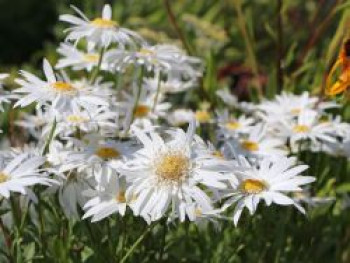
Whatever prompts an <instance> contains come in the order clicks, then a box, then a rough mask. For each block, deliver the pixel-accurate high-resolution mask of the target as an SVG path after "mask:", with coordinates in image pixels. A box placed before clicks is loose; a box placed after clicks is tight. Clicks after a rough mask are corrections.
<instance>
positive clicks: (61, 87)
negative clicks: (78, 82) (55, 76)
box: [51, 81, 77, 94]
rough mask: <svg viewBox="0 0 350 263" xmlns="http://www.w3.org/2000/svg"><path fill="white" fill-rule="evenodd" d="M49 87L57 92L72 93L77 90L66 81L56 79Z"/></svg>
mask: <svg viewBox="0 0 350 263" xmlns="http://www.w3.org/2000/svg"><path fill="white" fill-rule="evenodd" d="M51 87H52V88H53V89H54V90H55V91H56V92H59V93H67V94H69V93H71V94H74V93H76V92H77V89H76V88H75V87H74V86H73V85H72V84H70V83H68V82H63V81H57V82H54V83H52V84H51Z"/></svg>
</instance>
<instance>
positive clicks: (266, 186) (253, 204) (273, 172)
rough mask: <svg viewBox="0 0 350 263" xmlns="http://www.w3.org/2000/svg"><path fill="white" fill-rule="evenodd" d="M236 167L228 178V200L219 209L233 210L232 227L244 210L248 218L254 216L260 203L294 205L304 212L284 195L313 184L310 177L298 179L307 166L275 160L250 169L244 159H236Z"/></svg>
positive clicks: (288, 159) (290, 161) (268, 159)
mask: <svg viewBox="0 0 350 263" xmlns="http://www.w3.org/2000/svg"><path fill="white" fill-rule="evenodd" d="M240 162H241V164H240V166H239V167H233V170H235V172H234V175H235V176H231V177H230V179H231V180H230V184H231V188H232V189H230V190H228V194H227V195H226V197H229V199H228V200H227V201H225V204H224V205H223V209H227V208H228V207H231V206H232V205H234V206H235V210H234V213H233V220H234V223H235V224H236V225H237V223H238V220H239V218H240V216H241V213H242V211H243V209H244V207H247V208H248V210H249V212H250V214H251V215H252V214H254V213H255V211H256V209H257V207H258V204H259V202H260V201H261V200H264V201H265V203H266V205H267V206H269V205H271V204H272V203H276V204H279V205H294V206H295V207H296V208H297V209H298V210H299V211H301V212H302V213H305V210H304V209H303V208H302V207H301V206H300V205H299V204H298V203H297V202H296V201H295V200H293V199H292V198H291V197H289V196H287V193H293V192H300V191H301V190H302V188H301V187H300V186H302V185H306V184H309V183H311V182H313V181H315V178H314V177H311V176H301V175H300V174H301V173H302V172H303V171H305V170H306V169H307V168H308V166H307V165H295V158H286V157H278V158H276V159H275V160H271V159H270V158H265V159H263V160H261V161H259V163H258V164H256V165H255V166H252V165H250V164H249V163H248V161H247V160H246V159H244V158H240Z"/></svg>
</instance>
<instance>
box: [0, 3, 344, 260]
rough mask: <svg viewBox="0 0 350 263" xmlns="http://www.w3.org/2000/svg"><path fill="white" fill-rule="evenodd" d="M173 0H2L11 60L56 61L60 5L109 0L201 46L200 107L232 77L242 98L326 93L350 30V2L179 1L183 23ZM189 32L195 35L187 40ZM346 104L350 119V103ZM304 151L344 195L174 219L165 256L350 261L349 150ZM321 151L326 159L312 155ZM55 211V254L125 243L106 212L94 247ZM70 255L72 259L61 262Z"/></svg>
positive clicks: (175, 39)
mask: <svg viewBox="0 0 350 263" xmlns="http://www.w3.org/2000/svg"><path fill="white" fill-rule="evenodd" d="M165 2H166V1H161V0H158V1H154V0H117V1H102V0H75V1H68V0H60V1H58V0H56V1H53V0H52V1H49V0H45V1H43V0H30V1H29V0H16V5H14V4H13V1H5V0H2V1H0V33H1V38H0V61H1V64H2V65H1V67H2V68H3V69H5V68H6V69H11V68H12V72H15V71H16V70H17V68H18V67H19V65H21V64H24V65H25V67H28V65H30V66H29V67H33V66H35V65H37V64H38V63H39V62H40V61H41V60H42V57H43V56H46V57H48V58H49V59H50V60H51V61H55V60H56V59H57V54H56V51H55V48H56V47H57V43H58V41H61V40H63V39H64V33H63V29H64V28H65V26H66V25H64V24H62V23H59V24H56V25H55V26H54V27H53V24H54V23H57V18H58V16H57V14H61V13H67V12H70V13H71V12H72V10H71V9H69V5H70V4H74V5H76V6H77V7H79V8H81V9H82V10H83V11H84V12H85V13H86V14H87V15H88V16H91V17H93V16H95V15H97V14H99V13H100V10H101V7H102V6H103V4H104V3H111V4H112V6H113V15H114V19H116V20H117V21H118V22H119V23H120V24H121V25H122V26H124V27H129V28H131V29H133V30H136V31H138V32H139V33H140V34H142V35H143V36H144V37H146V38H147V39H148V40H149V41H150V42H152V43H155V42H163V43H176V44H178V45H182V47H183V48H185V49H187V51H188V52H189V53H191V54H192V55H195V56H200V57H202V58H203V59H204V61H205V64H206V73H205V76H204V78H203V90H201V92H197V91H194V92H189V93H188V94H186V95H185V99H184V100H181V101H183V103H189V104H191V105H194V107H198V105H200V104H201V103H202V102H204V101H207V102H209V103H210V104H211V105H216V104H217V100H216V98H215V95H214V93H215V91H216V89H218V88H220V87H224V86H227V87H230V89H231V90H232V92H234V93H236V94H237V95H239V96H240V98H241V99H247V98H249V96H251V95H252V94H253V96H257V95H258V92H255V91H256V90H258V89H260V91H261V92H262V93H263V94H264V95H265V96H267V97H272V96H273V95H274V94H276V92H277V91H278V90H281V89H283V90H289V91H294V92H296V93H300V92H302V91H305V90H309V91H311V92H312V93H314V94H321V91H322V87H323V86H324V78H325V76H326V74H327V71H328V69H329V67H330V66H331V65H332V63H333V62H334V60H335V58H336V56H337V55H338V51H339V48H340V46H341V43H342V41H343V40H344V39H345V38H346V37H348V36H349V29H350V2H349V1H340V0H308V1H304V0H283V1H281V3H282V7H281V9H279V8H278V0H256V1H249V0H197V1H193V0H177V1H170V0H169V1H168V3H169V5H170V7H171V11H172V12H173V14H174V16H175V19H176V22H175V23H176V24H174V22H173V21H171V19H169V18H170V17H169V10H168V11H167V9H166V5H165ZM17 3H18V4H17ZM279 15H280V19H281V22H280V26H281V31H280V32H279V31H278V16H279ZM176 26H178V27H179V29H180V31H179V30H177V29H176ZM180 34H182V36H183V38H184V39H185V41H181V36H180ZM279 50H280V52H279ZM22 66H23V65H22ZM278 69H279V70H280V71H279V70H278ZM31 70H32V71H35V70H37V68H35V69H34V68H32V69H31ZM38 72H40V67H39V70H38ZM15 74H16V73H13V76H15ZM8 84H11V83H8ZM7 87H11V85H8V86H7ZM247 94H248V95H247ZM216 106H220V105H216ZM338 113H342V114H343V116H344V118H345V119H347V120H349V118H350V116H349V107H348V106H344V108H343V109H342V110H339V112H338ZM302 157H303V160H305V161H306V162H307V163H309V162H311V166H312V167H316V168H313V169H312V170H311V171H310V174H311V175H313V176H316V177H318V181H317V186H316V188H317V191H316V192H315V193H314V194H315V195H319V196H333V197H336V198H337V200H338V201H336V202H334V203H332V204H330V205H327V206H324V207H322V208H317V209H310V210H309V215H308V217H303V216H302V215H299V214H297V213H295V211H294V210H293V208H278V209H277V208H276V209H274V208H271V209H268V210H267V209H260V210H259V212H258V213H257V215H255V216H253V217H248V216H246V217H244V218H242V220H241V221H242V222H241V223H240V224H239V226H238V227H237V228H235V227H234V226H233V224H232V223H230V222H225V223H224V224H223V226H222V228H221V229H219V230H214V229H213V228H212V227H209V228H206V229H203V230H201V229H198V228H196V227H195V226H194V225H184V226H179V227H178V226H172V227H171V228H170V230H168V233H169V234H168V235H167V236H166V244H167V245H166V246H165V252H164V257H163V258H164V261H165V262H218V263H219V262H220V263H221V262H288V263H290V262H315V263H316V262H317V263H320V262H344V263H346V262H350V214H349V209H347V210H346V209H345V210H344V208H343V206H344V204H343V201H342V198H343V196H344V194H346V193H350V187H349V184H350V183H349V182H350V180H349V179H350V178H349V177H350V175H349V171H350V167H349V163H348V162H347V161H346V160H345V159H342V158H334V157H332V158H331V157H328V156H324V155H319V156H315V155H313V154H311V153H305V154H304V156H302ZM315 160H316V161H317V165H315V163H312V162H315ZM344 182H345V183H344ZM49 210H50V209H49ZM47 217H48V220H49V222H52V225H53V226H56V225H62V227H63V228H66V232H64V233H53V235H52V236H53V237H57V236H61V238H60V239H57V238H48V249H49V250H50V251H51V252H50V253H52V254H53V255H56V256H57V261H55V262H102V261H104V262H109V261H108V259H106V258H104V256H103V255H108V253H109V251H110V250H113V249H114V250H115V249H116V248H110V247H107V246H104V244H105V243H106V244H107V243H108V242H106V240H108V239H109V238H116V237H113V236H116V235H118V234H119V233H120V231H121V230H120V226H112V229H113V231H114V232H113V233H109V234H108V236H106V231H107V230H106V229H107V228H108V229H109V225H108V224H109V222H108V220H106V221H103V224H101V225H100V226H99V227H98V228H97V229H99V231H96V232H95V233H93V235H94V236H95V238H96V239H97V240H98V242H97V243H93V242H92V241H91V240H90V241H91V243H92V244H91V246H90V247H88V246H80V245H81V244H80V243H79V238H80V236H84V235H85V234H86V233H85V234H84V231H85V232H86V230H84V229H80V228H77V227H75V226H76V225H75V224H72V225H69V227H68V226H67V225H65V224H68V223H67V222H66V221H62V215H61V214H60V212H57V211H53V212H52V214H48V215H47ZM50 220H51V221H50ZM130 220H137V219H130ZM132 223H133V222H128V225H129V226H130V225H132ZM135 226H138V227H140V226H143V224H142V223H139V224H135ZM62 227H60V228H53V229H52V231H55V229H56V230H57V229H62ZM114 227H115V229H114ZM144 227H145V226H144ZM30 231H31V230H30V229H29V230H28V232H29V234H30ZM123 231H125V230H123ZM163 231H164V229H162V227H161V225H159V226H157V227H156V228H155V229H154V233H152V235H148V236H147V237H146V245H145V246H144V248H143V249H147V250H149V251H148V252H149V253H146V251H143V250H136V251H135V253H134V254H133V256H132V257H131V258H132V260H131V261H130V262H152V261H157V259H158V258H159V254H158V253H159V249H158V248H159V247H161V240H162V235H164V233H163ZM141 232H142V230H141V229H138V228H136V227H135V228H134V229H129V230H128V240H126V245H127V246H131V245H132V244H133V242H134V241H135V240H136V239H137V238H138V236H139V235H140V233H141ZM170 232H171V234H170ZM23 249H24V250H25V251H26V252H25V254H28V255H29V256H28V259H27V260H28V261H27V262H29V261H31V260H33V258H31V256H32V255H34V253H33V250H34V251H35V249H36V248H35V246H34V245H33V244H29V245H28V246H26V247H24V248H23ZM93 251H95V253H94V252H93ZM62 258H67V260H65V261H64V260H63V261H61V260H60V259H62ZM68 258H70V259H68ZM36 260H39V259H36ZM36 260H33V261H32V262H37V261H36ZM110 260H112V259H110ZM41 262H42V261H41Z"/></svg>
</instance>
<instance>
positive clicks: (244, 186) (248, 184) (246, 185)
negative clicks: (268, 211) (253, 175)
mask: <svg viewBox="0 0 350 263" xmlns="http://www.w3.org/2000/svg"><path fill="white" fill-rule="evenodd" d="M240 189H241V191H242V192H244V193H246V194H258V193H261V192H262V191H264V190H266V189H267V184H266V183H265V182H264V181H261V180H256V179H246V180H244V181H243V182H242V183H241V185H240Z"/></svg>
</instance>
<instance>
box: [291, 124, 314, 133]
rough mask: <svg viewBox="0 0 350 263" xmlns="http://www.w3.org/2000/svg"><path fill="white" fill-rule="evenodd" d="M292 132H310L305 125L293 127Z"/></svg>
mask: <svg viewBox="0 0 350 263" xmlns="http://www.w3.org/2000/svg"><path fill="white" fill-rule="evenodd" d="M293 131H294V132H296V133H304V132H308V131H310V127H308V126H306V125H296V126H294V128H293Z"/></svg>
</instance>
